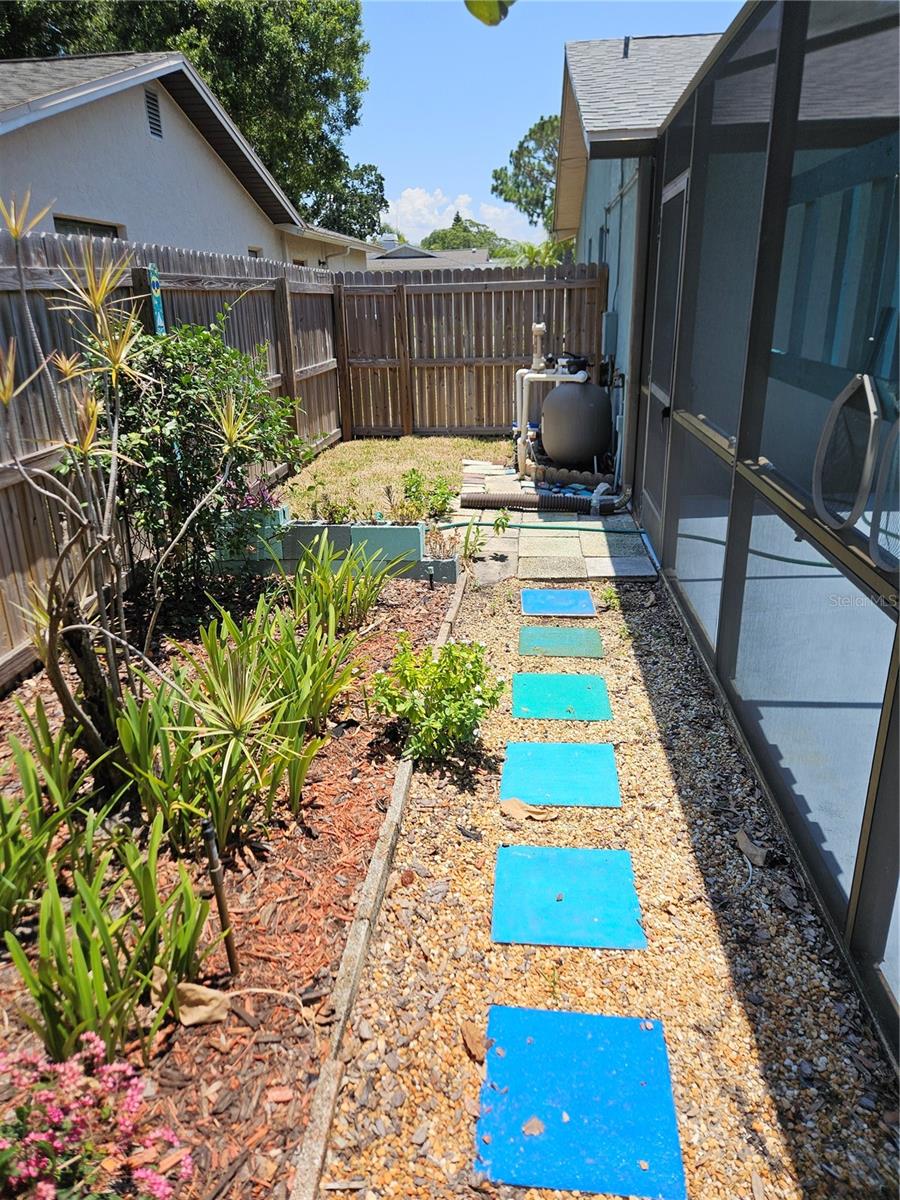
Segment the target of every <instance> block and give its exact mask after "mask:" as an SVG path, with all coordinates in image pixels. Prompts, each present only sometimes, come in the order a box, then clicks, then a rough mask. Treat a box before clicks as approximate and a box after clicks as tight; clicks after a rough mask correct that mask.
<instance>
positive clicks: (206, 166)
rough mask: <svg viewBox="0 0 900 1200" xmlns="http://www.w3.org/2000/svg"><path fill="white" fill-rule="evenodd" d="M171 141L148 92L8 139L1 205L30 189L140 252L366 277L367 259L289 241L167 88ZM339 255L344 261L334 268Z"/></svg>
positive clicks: (161, 93)
mask: <svg viewBox="0 0 900 1200" xmlns="http://www.w3.org/2000/svg"><path fill="white" fill-rule="evenodd" d="M151 90H152V91H154V92H155V93H156V96H157V97H158V100H159V107H160V115H161V118H162V131H163V136H162V138H158V137H154V136H153V135H152V134H151V132H150V129H149V125H148V122H147V113H146V109H145V101H144V88H143V87H134V88H130V89H128V90H127V91H124V92H120V93H118V94H117V95H114V96H108V97H105V98H104V99H100V100H95V101H93V102H92V103H90V104H83V105H80V106H78V107H77V108H74V109H70V110H68V111H67V112H63V113H60V114H58V115H57V116H53V117H47V118H45V119H44V120H42V121H36V122H34V123H33V124H31V125H26V126H24V127H23V128H21V129H17V130H14V131H13V132H11V133H7V134H4V135H3V136H2V137H0V195H4V196H9V195H10V194H12V193H15V194H17V195H19V196H21V195H22V194H23V193H24V192H25V191H26V190H27V189H29V188H30V189H31V193H32V197H33V201H34V203H35V204H36V205H37V207H39V208H40V207H43V205H44V204H46V203H47V202H48V201H50V200H52V201H53V204H52V207H51V210H50V212H49V213H48V214H47V216H46V217H45V218H44V220H43V221H42V222H41V224H40V226H39V231H40V232H42V233H44V232H52V231H53V228H54V224H53V218H54V216H63V217H73V218H77V219H81V220H89V221H97V222H102V223H104V224H109V225H115V226H117V227H118V230H119V236H120V237H123V238H126V239H128V240H129V241H133V242H158V243H160V244H162V245H170V246H171V245H174V246H181V247H185V248H187V249H191V250H213V251H218V252H219V253H222V254H246V253H247V252H248V250H250V249H254V250H258V251H259V254H260V257H263V258H273V259H283V260H284V261H286V262H292V261H293V260H294V259H305V260H306V263H307V265H308V266H310V267H318V266H319V265H320V264H321V263H323V262H325V261H327V264H328V267H329V268H330V269H332V270H363V269H365V263H366V255H365V251H363V250H355V249H352V248H349V249H345V250H341V248H340V247H337V246H334V245H330V244H326V243H324V242H320V241H317V240H314V239H311V238H304V237H295V236H293V235H292V234H287V233H282V232H281V231H279V230H278V229H277V228H276V227H275V226H274V225H273V224H272V222H271V221H270V220H269V218H268V217H267V216H266V215H265V213H263V212H262V210H261V209H260V208H259V207H258V205H257V204H256V202H255V201H254V200H253V199H252V198H251V197H250V196H249V195H248V194H247V192H246V191H245V190H244V188H243V187H242V185H241V184H240V183H239V182H238V180H237V179H236V178H235V177H234V175H232V173H231V172H230V171H229V170H228V168H227V167H226V166H225V164H224V163H223V162H222V160H221V159H220V158H219V157H218V155H217V154H216V153H215V151H214V150H213V149H212V148H211V147H210V145H209V144H208V142H207V141H206V139H205V138H204V137H202V135H201V134H200V133H199V132H198V131H197V130H196V129H195V128H194V126H193V125H192V124H191V122H190V121H189V120H188V119H187V117H186V116H185V115H184V113H183V112H182V111H181V109H180V108H179V107H178V106H177V105H176V104H175V103H174V101H173V100H171V99H170V98H169V95H168V93H167V92H166V90H165V88H163V87H162V85H161V84H153V85H152V87H151ZM335 251H338V254H337V255H336V257H331V258H329V257H328V256H329V255H334V254H335Z"/></svg>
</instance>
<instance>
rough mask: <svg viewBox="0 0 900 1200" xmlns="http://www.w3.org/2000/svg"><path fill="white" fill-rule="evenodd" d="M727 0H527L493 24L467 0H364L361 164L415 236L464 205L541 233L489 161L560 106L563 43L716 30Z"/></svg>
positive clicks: (352, 139)
mask: <svg viewBox="0 0 900 1200" xmlns="http://www.w3.org/2000/svg"><path fill="white" fill-rule="evenodd" d="M740 7H741V5H740V4H739V3H737V2H734V0H732V2H723V0H699V2H697V0H694V2H691V0H688V2H681V0H667V2H664V3H651V2H650V0H631V2H630V3H627V2H625V3H606V2H604V0H518V3H517V4H516V5H515V6H514V7H513V8H512V9H511V11H510V14H509V16H508V17H507V18H506V20H505V21H504V22H503V23H502V24H501V25H499V26H498V27H496V28H494V29H489V28H487V27H486V26H484V25H482V24H481V23H480V22H479V21H476V20H475V19H474V17H471V16H470V15H469V13H468V12H467V11H466V9H465V6H464V4H463V2H462V0H363V22H364V25H365V30H366V36H367V38H368V41H369V43H370V45H371V49H370V51H369V56H368V59H367V61H366V74H367V76H368V79H369V90H368V92H367V93H366V96H365V99H364V101H363V108H362V120H361V123H360V125H359V126H358V127H357V128H356V129H354V130H353V132H352V133H351V134H350V136H349V138H348V139H347V142H346V149H347V153H348V154H349V155H350V158H351V159H352V160H353V161H354V162H373V163H375V164H376V165H377V166H378V167H379V168H380V169H381V171H382V172H383V174H384V177H385V191H386V193H387V197H388V200H389V201H390V210H389V219H390V220H391V221H392V223H394V224H398V225H399V227H400V229H401V230H402V231H403V232H404V233H405V234H406V235H407V237H409V238H410V239H411V240H413V241H416V240H418V239H419V238H421V237H423V236H424V235H425V234H426V233H428V232H429V231H430V230H431V229H433V228H435V227H436V226H443V225H447V224H449V223H450V221H451V220H452V218H453V213H454V211H455V210H456V209H457V208H459V209H461V210H462V212H463V214H464V215H468V216H473V217H475V218H476V219H477V220H481V221H485V222H486V223H487V224H489V225H491V226H492V227H493V228H495V229H497V231H498V232H500V233H502V234H504V235H505V236H507V237H516V238H523V239H524V238H527V239H529V240H533V241H538V240H540V239H541V237H542V236H543V235H542V232H541V231H540V230H536V229H534V228H533V227H531V226H529V225H528V222H527V220H526V219H525V217H523V216H522V215H521V214H519V213H517V212H516V210H515V209H514V208H512V207H511V206H510V205H507V204H503V203H502V202H501V201H499V200H497V199H495V198H494V197H493V196H491V171H492V170H493V168H494V167H500V166H503V165H504V164H505V163H506V161H507V158H508V156H509V152H510V150H512V148H513V147H514V146H515V145H516V143H517V142H518V141H519V139H520V138H521V137H522V135H523V134H524V133H525V132H526V130H527V129H528V127H529V126H530V125H531V124H533V122H534V121H536V120H537V118H538V117H540V116H546V115H548V114H550V113H558V112H559V102H560V94H561V91H562V69H563V45H564V43H565V42H567V41H579V40H584V39H589V38H609V37H624V36H625V35H626V34H629V35H631V36H632V37H636V36H638V35H640V34H659V33H715V32H720V31H721V30H723V29H725V27H726V26H727V25H728V23H729V22H730V21H731V19H732V17H733V16H734V15H735V13H736V12H737V11H738V10H739V8H740Z"/></svg>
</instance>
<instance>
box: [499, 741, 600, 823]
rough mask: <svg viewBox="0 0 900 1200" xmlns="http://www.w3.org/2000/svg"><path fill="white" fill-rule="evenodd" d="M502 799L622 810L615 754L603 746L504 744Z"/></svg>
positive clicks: (570, 743) (582, 744)
mask: <svg viewBox="0 0 900 1200" xmlns="http://www.w3.org/2000/svg"><path fill="white" fill-rule="evenodd" d="M500 799H501V800H511V799H516V800H521V801H522V803H523V804H551V805H572V806H574V805H578V806H581V807H584V808H621V807H622V797H621V794H620V792H619V777H618V774H617V772H616V752H615V750H614V749H613V747H612V746H610V745H607V744H606V743H603V742H507V743H506V761H505V762H504V763H503V770H502V773H501V775H500Z"/></svg>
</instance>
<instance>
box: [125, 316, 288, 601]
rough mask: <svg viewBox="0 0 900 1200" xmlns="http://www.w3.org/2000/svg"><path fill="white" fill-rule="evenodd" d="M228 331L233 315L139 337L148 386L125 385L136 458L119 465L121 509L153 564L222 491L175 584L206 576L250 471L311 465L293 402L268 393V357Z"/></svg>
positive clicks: (184, 555) (182, 550)
mask: <svg viewBox="0 0 900 1200" xmlns="http://www.w3.org/2000/svg"><path fill="white" fill-rule="evenodd" d="M226 324H227V312H226V313H224V314H220V315H219V317H217V319H216V320H215V322H214V323H213V324H212V325H209V326H201V325H180V326H178V327H177V328H176V329H174V330H173V331H172V332H171V333H170V334H168V335H167V336H165V337H157V336H153V335H144V336H142V337H141V338H140V339H139V341H138V343H137V345H136V348H135V358H134V367H135V370H136V371H139V372H140V374H141V376H142V378H141V379H140V380H135V379H126V380H123V384H122V410H121V444H122V451H123V453H124V454H125V455H126V456H127V458H128V459H130V460H131V462H130V463H129V462H126V463H123V464H122V467H121V473H122V481H121V488H122V508H123V511H124V512H126V513H127V515H128V519H129V522H130V523H131V526H132V528H133V529H134V530H135V532H136V533H138V534H139V535H140V537H141V540H142V541H146V542H147V543H148V545H149V548H150V551H151V554H152V557H153V558H154V559H155V560H158V559H159V558H160V556H161V555H162V553H163V551H164V550H165V548H166V547H167V546H168V545H169V544H170V542H172V541H173V539H174V538H175V536H176V534H177V533H178V531H179V529H180V528H181V526H182V523H183V522H184V521H185V519H186V518H187V517H188V515H189V514H190V513H191V512H192V511H193V510H194V508H195V506H196V505H197V504H198V503H200V501H201V500H202V499H203V497H204V496H206V495H207V494H208V493H209V492H210V491H211V490H212V489H213V488H215V487H216V485H217V484H220V485H221V486H220V487H219V490H218V491H216V492H215V494H214V495H213V496H212V498H211V499H210V500H209V501H207V502H206V503H205V504H204V505H203V507H202V509H201V511H200V512H199V513H198V515H197V516H196V518H195V519H194V521H193V523H192V525H191V527H190V530H189V531H188V533H187V534H186V536H185V537H184V538H183V540H182V541H181V543H180V545H179V547H178V549H177V551H176V552H175V553H174V554H173V555H172V557H171V558H169V559H168V561H167V563H166V570H167V571H168V572H169V574H170V577H171V578H172V579H184V578H186V577H193V578H195V579H196V578H198V577H200V576H202V574H203V572H204V571H205V570H206V569H207V568H208V566H209V564H210V562H211V560H212V557H213V553H214V551H215V547H216V539H217V533H218V531H219V527H220V524H221V521H222V513H223V512H224V511H225V510H226V509H227V508H229V507H231V508H232V509H235V510H238V511H240V507H241V504H242V503H243V502H244V500H245V498H246V496H247V493H248V488H249V483H248V469H249V468H250V467H251V466H253V465H260V464H262V463H265V462H269V461H278V462H281V461H285V462H287V463H289V464H290V465H292V466H294V467H296V466H297V465H299V464H300V463H302V462H303V461H305V460H306V459H307V458H308V452H307V447H306V446H305V444H304V443H303V442H302V441H301V440H300V439H299V438H298V437H297V436H296V434H295V433H294V425H293V409H292V404H293V402H292V401H291V400H290V398H289V397H273V396H272V395H271V394H270V392H269V388H268V385H267V383H266V367H265V361H264V357H263V354H262V352H260V353H259V354H258V355H257V356H256V357H251V356H250V355H248V354H245V353H243V351H241V350H237V349H236V348H235V347H233V346H229V345H228V344H227V342H226V340H225V331H226ZM217 403H218V404H223V405H224V410H223V411H222V412H219V413H216V411H215V407H214V406H215V405H216V404H217ZM226 468H227V479H226V478H225V475H226ZM247 515H248V518H251V519H252V517H253V515H254V514H253V513H252V512H251V511H249V510H248V514H247ZM229 519H230V521H232V522H233V521H234V519H235V518H234V516H232V517H230V518H229Z"/></svg>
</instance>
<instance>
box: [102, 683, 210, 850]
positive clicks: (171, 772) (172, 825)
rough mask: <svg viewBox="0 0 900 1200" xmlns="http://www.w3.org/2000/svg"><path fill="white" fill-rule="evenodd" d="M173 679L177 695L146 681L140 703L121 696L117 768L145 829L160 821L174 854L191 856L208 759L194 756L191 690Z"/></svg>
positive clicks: (205, 789) (203, 806)
mask: <svg viewBox="0 0 900 1200" xmlns="http://www.w3.org/2000/svg"><path fill="white" fill-rule="evenodd" d="M176 678H177V681H178V685H179V687H178V690H176V689H175V688H173V687H171V686H170V685H169V684H168V683H165V682H158V681H155V680H154V681H150V680H148V681H146V689H145V695H144V698H143V699H142V700H138V699H137V697H135V696H134V695H132V694H131V693H128V694H126V696H125V697H124V700H123V704H122V709H121V712H120V714H119V717H118V721H117V726H118V731H119V742H120V744H121V747H122V753H123V769H124V771H125V772H126V774H127V778H128V780H129V781H130V782H131V784H132V785H133V786H134V789H135V791H136V794H137V796H138V799H139V801H140V805H141V810H142V812H143V814H144V817H145V818H146V820H147V822H148V823H149V824H151V825H152V824H153V822H154V821H155V820H156V819H157V817H161V819H162V822H163V826H164V828H165V831H166V835H167V837H168V840H169V844H170V846H171V848H172V849H173V850H174V851H175V853H176V854H191V853H193V852H194V851H195V850H196V849H197V847H198V846H199V845H200V822H201V821H202V819H203V817H204V816H205V814H206V804H205V799H206V797H207V796H209V795H210V794H211V793H212V792H213V791H214V789H215V787H216V776H215V767H214V765H213V764H212V763H211V762H210V761H209V759H208V758H205V757H202V756H200V755H198V754H197V753H196V739H195V737H194V731H193V718H194V707H193V705H192V704H191V701H190V699H189V696H190V687H191V685H190V684H189V683H188V682H187V680H186V679H185V677H184V675H183V674H179V675H178V676H177V677H176ZM185 692H187V697H186V696H185Z"/></svg>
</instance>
